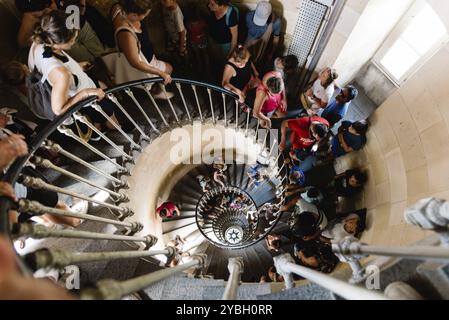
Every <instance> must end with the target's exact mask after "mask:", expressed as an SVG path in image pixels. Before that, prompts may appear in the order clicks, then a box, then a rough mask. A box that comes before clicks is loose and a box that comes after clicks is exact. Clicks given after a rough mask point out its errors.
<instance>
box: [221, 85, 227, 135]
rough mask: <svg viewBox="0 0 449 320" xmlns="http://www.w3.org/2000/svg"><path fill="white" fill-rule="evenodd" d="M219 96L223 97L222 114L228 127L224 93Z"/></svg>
mask: <svg viewBox="0 0 449 320" xmlns="http://www.w3.org/2000/svg"><path fill="white" fill-rule="evenodd" d="M221 96H222V98H223V114H224V122H225V127H228V116H227V110H226V95H225V94H224V93H221Z"/></svg>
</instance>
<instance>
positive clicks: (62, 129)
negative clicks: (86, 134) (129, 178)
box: [58, 127, 129, 174]
mask: <svg viewBox="0 0 449 320" xmlns="http://www.w3.org/2000/svg"><path fill="white" fill-rule="evenodd" d="M58 131H59V132H61V133H62V134H65V135H66V136H68V137H70V138H72V139H74V140H76V141H78V142H79V143H81V144H82V145H83V146H85V147H86V148H87V149H89V150H90V151H92V152H93V153H95V154H96V155H98V156H100V157H102V158H103V159H104V160H106V161H108V162H110V163H111V164H113V165H114V166H116V167H117V168H118V169H119V170H120V171H122V172H126V173H127V174H129V170H128V169H126V168H125V167H124V166H121V165H119V164H118V163H117V162H115V161H114V160H112V159H111V158H109V157H108V156H107V155H105V154H104V153H103V152H101V151H99V150H98V149H97V148H94V147H92V146H91V145H90V144H89V143H87V142H85V141H84V140H83V139H81V138H80V137H78V136H77V135H76V134H75V133H74V132H73V131H72V129H69V128H66V127H58Z"/></svg>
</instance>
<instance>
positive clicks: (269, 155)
mask: <svg viewBox="0 0 449 320" xmlns="http://www.w3.org/2000/svg"><path fill="white" fill-rule="evenodd" d="M276 144H277V140H276V139H274V141H273V144H272V145H271V147H270V153H269V154H268V157H271V154H272V153H273V150H274V146H275V145H276Z"/></svg>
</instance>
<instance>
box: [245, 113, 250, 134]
mask: <svg viewBox="0 0 449 320" xmlns="http://www.w3.org/2000/svg"><path fill="white" fill-rule="evenodd" d="M250 113H251V112H250V110H249V109H248V112H247V113H246V129H245V137H248V130H249V118H250V116H249V114H250Z"/></svg>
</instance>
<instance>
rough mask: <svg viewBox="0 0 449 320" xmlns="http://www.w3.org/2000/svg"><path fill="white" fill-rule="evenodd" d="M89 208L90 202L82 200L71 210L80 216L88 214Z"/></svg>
mask: <svg viewBox="0 0 449 320" xmlns="http://www.w3.org/2000/svg"><path fill="white" fill-rule="evenodd" d="M88 208H89V202H87V201H85V200H82V201H79V202H78V203H75V204H74V205H73V206H71V207H70V210H71V211H73V212H75V213H79V214H86V213H87V210H88Z"/></svg>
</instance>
